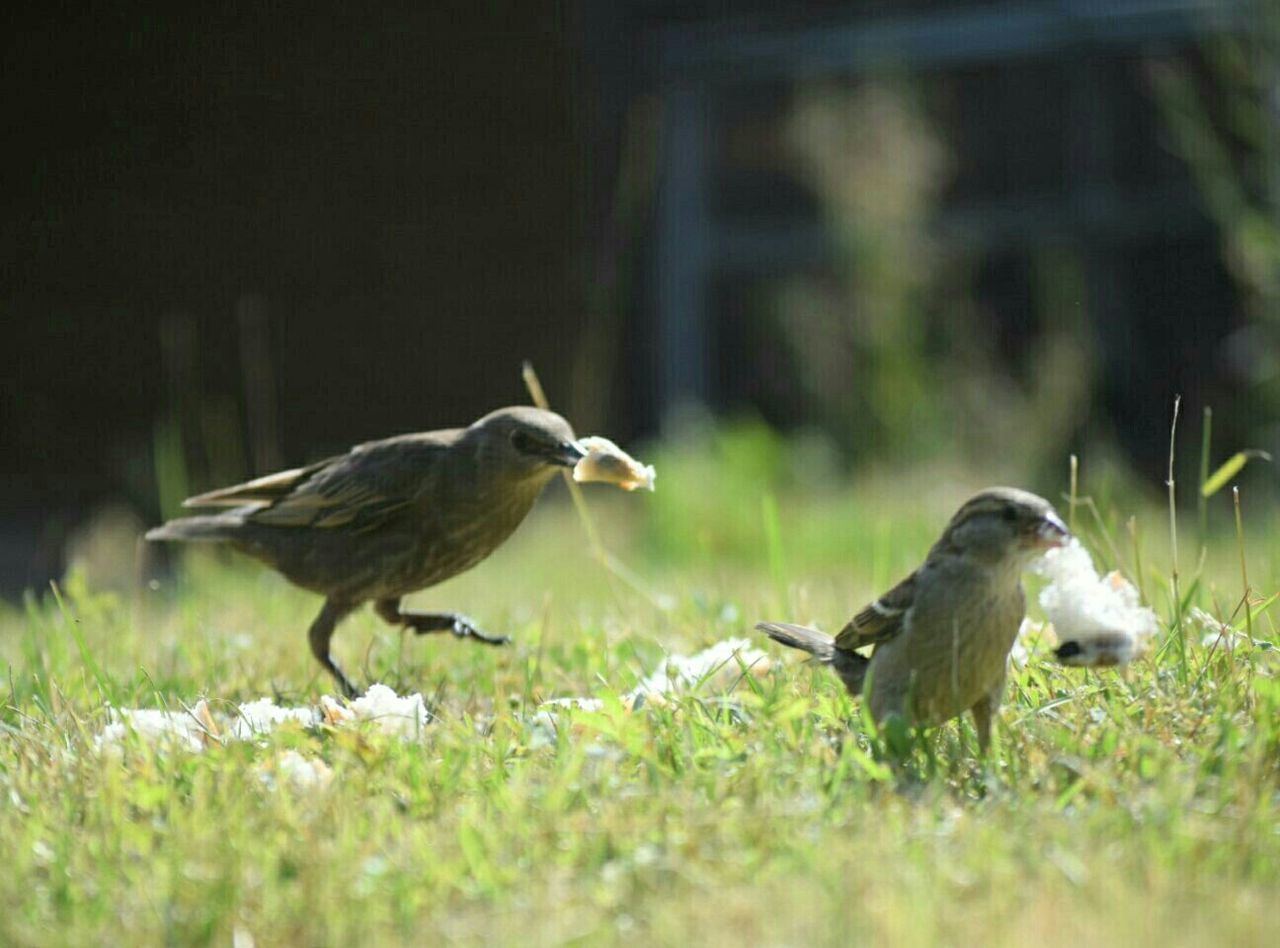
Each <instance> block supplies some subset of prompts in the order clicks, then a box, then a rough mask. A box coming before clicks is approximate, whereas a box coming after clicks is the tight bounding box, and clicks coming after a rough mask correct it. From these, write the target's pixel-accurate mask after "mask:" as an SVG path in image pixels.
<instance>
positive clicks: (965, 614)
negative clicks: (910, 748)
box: [756, 487, 1069, 752]
mask: <svg viewBox="0 0 1280 948" xmlns="http://www.w3.org/2000/svg"><path fill="white" fill-rule="evenodd" d="M1068 535H1069V534H1068V531H1067V528H1066V526H1065V525H1064V524H1063V522H1062V520H1061V519H1060V518H1059V517H1058V515H1057V514H1056V513H1055V512H1054V510H1053V507H1052V506H1051V505H1050V504H1049V502H1048V501H1046V500H1045V499H1043V498H1042V497H1037V496H1036V495H1035V494H1030V493H1027V492H1026V491H1023V490H1017V489H1015V488H1011V487H992V488H989V489H987V490H984V491H982V492H981V493H979V494H977V495H976V496H974V497H972V498H970V499H969V500H968V501H967V502H966V503H965V504H964V505H963V506H962V507H961V508H960V509H959V510H958V511H957V512H956V514H955V516H953V517H952V518H951V522H950V523H949V524H947V529H946V530H945V531H944V532H943V534H942V537H941V538H940V539H939V540H938V542H937V543H935V544H934V545H933V548H932V549H931V550H930V551H929V555H928V557H926V558H925V561H924V564H923V565H922V566H920V568H919V569H917V570H916V571H915V572H913V573H912V574H911V575H910V576H908V577H907V578H906V579H904V580H903V581H902V582H900V583H898V585H896V586H894V587H893V588H892V589H891V590H889V591H888V592H887V593H885V594H884V595H883V596H881V597H880V598H879V599H877V600H876V601H875V602H873V603H871V604H870V605H869V606H867V607H866V608H865V609H863V610H862V611H861V612H859V613H858V614H857V615H856V616H854V617H853V618H852V619H851V620H850V621H849V623H848V624H847V625H846V626H845V627H844V628H843V629H842V630H841V631H840V634H839V635H837V636H836V637H835V638H834V639H833V638H831V637H830V636H828V635H824V634H823V633H822V632H819V631H817V630H815V629H808V628H805V627H804V626H799V625H791V624H790V623H785V622H761V623H760V624H759V625H757V626H756V628H757V629H760V630H761V631H763V632H766V633H768V635H769V637H770V638H772V639H773V640H774V641H776V642H781V643H782V644H783V645H787V646H790V647H791V648H798V649H801V650H803V651H806V652H809V653H811V654H812V655H813V656H814V658H815V659H817V661H819V662H821V663H822V664H825V665H830V666H831V667H832V668H833V669H834V670H835V672H836V674H838V675H839V676H840V678H841V680H842V681H843V682H844V684H845V687H846V688H848V689H849V692H850V693H851V694H854V695H860V694H861V693H862V690H863V683H864V681H865V679H866V677H867V673H868V671H870V673H871V682H870V687H871V695H870V699H869V700H870V702H871V713H872V716H873V717H874V718H875V719H876V720H877V721H882V720H883V719H885V718H886V717H888V716H889V715H891V714H898V715H900V716H901V717H902V718H903V719H905V720H906V721H908V722H909V723H913V724H919V725H924V726H932V725H936V724H941V723H942V722H944V721H949V720H951V719H952V718H954V717H958V716H960V715H961V714H963V713H964V712H965V711H971V712H972V713H973V720H974V724H975V725H976V728H977V732H978V743H979V745H980V746H981V748H982V750H983V751H984V752H985V751H986V749H987V746H988V744H989V742H990V739H991V721H992V719H993V718H994V717H995V714H996V712H997V711H998V710H999V708H1000V701H1001V699H1002V697H1003V694H1004V679H1005V670H1006V667H1007V663H1008V658H1009V650H1010V649H1011V648H1012V647H1013V643H1014V640H1015V639H1016V638H1017V636H1018V629H1019V627H1020V626H1021V624H1022V618H1023V616H1024V615H1025V614H1026V597H1025V596H1024V594H1023V591H1022V571H1023V569H1024V568H1025V567H1026V566H1027V565H1028V564H1029V563H1030V562H1031V560H1033V559H1035V558H1036V557H1037V556H1039V555H1040V554H1041V553H1043V552H1044V551H1045V550H1046V549H1048V548H1050V547H1054V546H1061V545H1062V544H1063V543H1064V542H1066V538H1067V537H1068ZM863 646H871V648H872V652H871V655H870V657H869V658H868V657H866V656H864V655H862V654H860V653H859V652H857V651H855V650H856V649H859V648H862V647H863Z"/></svg>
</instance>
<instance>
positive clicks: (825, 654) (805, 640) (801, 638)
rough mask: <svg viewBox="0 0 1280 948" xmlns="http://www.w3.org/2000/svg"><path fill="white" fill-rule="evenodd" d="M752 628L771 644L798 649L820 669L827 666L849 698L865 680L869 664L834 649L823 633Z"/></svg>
mask: <svg viewBox="0 0 1280 948" xmlns="http://www.w3.org/2000/svg"><path fill="white" fill-rule="evenodd" d="M756 628H757V629H759V630H760V631H761V632H763V633H765V634H766V635H767V636H769V638H771V639H773V640H774V641H775V642H779V643H781V644H782V645H785V646H787V647H788V648H798V649H800V651H802V652H808V653H809V654H810V655H812V656H813V658H814V660H815V661H817V662H821V663H822V664H823V665H830V666H831V667H832V668H833V669H834V670H835V673H836V674H837V675H839V676H840V680H841V681H843V682H844V686H845V687H846V688H847V689H849V693H850V694H852V695H859V694H861V693H862V684H863V682H864V681H865V680H866V677H867V666H868V665H870V664H871V660H870V659H869V658H867V657H866V656H864V655H859V654H858V653H857V652H853V651H849V650H848V649H843V648H837V647H836V641H835V639H833V638H832V637H831V636H829V635H827V634H826V633H824V632H819V631H818V630H817V629H810V628H806V627H805V626H803V625H792V624H791V623H790V622H757V623H756Z"/></svg>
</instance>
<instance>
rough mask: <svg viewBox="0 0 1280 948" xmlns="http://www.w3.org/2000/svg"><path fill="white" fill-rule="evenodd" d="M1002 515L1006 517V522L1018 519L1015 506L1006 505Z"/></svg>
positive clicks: (1001, 512)
mask: <svg viewBox="0 0 1280 948" xmlns="http://www.w3.org/2000/svg"><path fill="white" fill-rule="evenodd" d="M1000 516H1002V517H1004V520H1005V523H1013V522H1014V521H1015V520H1017V519H1018V511H1017V510H1015V509H1014V508H1013V507H1006V508H1004V510H1002V511H1000Z"/></svg>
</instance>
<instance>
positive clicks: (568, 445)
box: [547, 441, 587, 468]
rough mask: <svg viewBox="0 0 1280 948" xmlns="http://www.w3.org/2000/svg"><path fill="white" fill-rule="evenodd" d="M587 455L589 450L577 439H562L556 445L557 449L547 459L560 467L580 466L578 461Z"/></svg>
mask: <svg viewBox="0 0 1280 948" xmlns="http://www.w3.org/2000/svg"><path fill="white" fill-rule="evenodd" d="M586 456H587V451H586V449H585V448H583V446H582V445H580V444H578V442H576V441H562V442H560V443H559V444H558V445H556V447H555V450H554V451H552V452H551V453H550V454H549V455H548V456H547V460H548V461H550V462H551V463H552V464H556V465H559V466H560V467H568V468H574V467H577V466H578V462H579V461H581V460H582V459H583V458H585V457H586Z"/></svg>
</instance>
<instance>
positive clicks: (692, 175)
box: [0, 0, 1254, 589]
mask: <svg viewBox="0 0 1280 948" xmlns="http://www.w3.org/2000/svg"><path fill="white" fill-rule="evenodd" d="M775 6H776V5H774V4H763V3H750V2H747V3H720V4H711V3H694V4H674V3H664V2H632V3H617V4H600V3H591V2H586V0H584V2H581V3H570V2H542V0H537V2H521V3H508V4H498V3H464V4H449V5H445V6H438V5H437V6H431V7H430V8H429V9H422V8H419V7H409V8H406V9H405V10H401V11H392V10H389V9H388V8H385V7H381V6H379V7H378V8H376V10H374V11H373V12H370V11H369V10H367V9H365V8H362V7H360V6H359V5H351V4H341V5H339V4H324V3H321V4H318V5H315V4H313V5H311V6H310V7H309V8H308V9H307V11H306V13H305V15H297V14H295V13H294V12H293V11H286V10H284V9H282V8H278V7H275V6H271V5H259V6H257V7H254V8H249V9H244V10H234V9H232V8H229V7H228V8H222V9H198V10H190V11H188V10H173V9H163V8H162V9H159V10H148V9H145V8H141V7H130V6H125V5H116V6H114V7H112V8H111V9H105V8H101V7H99V8H95V9H94V10H92V12H82V11H80V10H78V9H77V8H72V7H56V6H51V7H48V8H45V9H41V10H27V11H24V12H22V13H19V14H7V15H6V17H7V18H8V19H7V22H6V24H5V26H6V29H5V30H4V35H5V37H6V39H5V41H4V42H5V53H4V63H5V69H4V83H3V88H4V92H3V95H4V99H5V115H6V117H7V125H8V132H9V134H8V135H7V142H8V146H7V147H6V148H5V150H4V152H3V158H0V161H3V168H2V169H0V170H2V173H3V179H4V181H5V200H4V202H3V209H2V210H0V244H2V247H3V252H2V253H0V261H2V263H0V266H2V267H3V272H2V273H0V320H2V322H3V330H2V338H0V378H3V387H2V388H0V496H3V497H4V502H3V507H2V508H0V516H2V519H0V587H4V588H7V589H16V588H21V587H22V586H24V585H26V584H29V583H38V582H41V581H43V580H44V579H45V578H47V577H48V576H51V575H56V574H57V571H58V569H59V568H60V559H61V555H62V544H63V541H64V539H65V537H66V535H67V533H68V531H70V530H71V529H72V528H73V527H74V526H75V525H76V524H77V523H78V522H80V521H82V520H83V519H84V517H85V516H86V515H87V514H88V513H89V512H90V511H91V510H92V509H94V508H95V507H96V506H97V505H99V504H101V503H104V502H107V501H122V502H124V503H126V504H128V505H129V506H131V507H132V508H133V509H135V510H137V511H138V512H139V513H140V515H141V516H143V517H144V519H149V518H152V517H155V516H156V515H158V513H159V507H158V500H157V495H156V491H157V485H156V474H155V467H156V459H155V454H156V450H157V449H156V443H157V438H158V437H159V435H158V431H160V430H161V429H162V428H163V427H164V426H165V425H170V426H171V428H170V429H169V430H172V426H176V427H177V429H178V430H180V432H181V438H182V440H183V442H184V444H185V447H184V449H183V450H184V452H185V455H186V462H187V464H186V466H187V469H188V473H189V476H190V480H191V484H190V486H191V487H192V488H193V489H203V488H205V487H208V486H211V483H212V482H214V481H217V480H218V479H222V478H235V477H242V476H247V475H249V474H255V473H262V472H263V471H264V470H267V469H270V468H271V467H273V466H276V465H283V464H293V463H300V462H302V461H304V460H306V459H307V458H310V457H315V456H319V455H323V454H325V453H329V452H332V451H334V450H340V449H342V448H344V447H345V446H347V445H349V444H351V443H354V442H357V441H360V440H363V439H367V438H370V437H378V436H382V435H386V434H390V433H394V432H400V431H406V430H419V429H425V428H432V427H443V426H452V425H456V424H462V423H466V422H467V421H469V420H470V419H472V418H474V417H476V416H478V415H479V414H481V413H483V412H484V411H486V410H488V409H490V408H493V407H496V406H498V405H501V404H507V403H512V402H519V401H523V400H525V395H524V391H523V387H522V385H521V383H520V379H519V367H520V363H521V361H522V360H523V359H526V358H527V359H531V360H532V361H533V362H534V363H535V364H536V366H537V367H538V369H539V371H540V373H541V375H542V378H543V380H544V383H545V384H546V386H547V388H548V390H549V393H550V395H551V398H552V400H553V402H554V403H555V404H556V405H557V406H560V407H561V408H562V409H563V410H564V411H565V412H566V414H569V415H570V416H571V418H573V420H574V421H575V423H576V424H577V425H578V427H579V429H580V430H608V431H609V432H610V433H611V434H613V435H616V436H617V437H618V438H619V440H624V441H625V440H628V439H630V438H632V437H634V436H636V435H644V434H653V433H655V432H657V431H658V430H660V428H661V424H662V419H663V418H664V417H666V413H667V411H668V410H669V409H671V408H672V407H673V406H675V405H677V404H679V403H681V402H684V401H698V402H702V403H704V404H707V405H709V406H710V407H712V408H713V409H715V410H717V411H719V412H721V413H724V414H726V415H731V414H733V413H736V412H740V411H743V410H750V411H753V412H757V413H759V414H761V415H763V416H764V417H765V418H767V419H768V420H770V421H771V422H774V423H776V424H778V425H779V426H781V427H784V428H785V427H789V426H793V425H795V424H797V423H800V422H802V421H803V420H804V416H805V411H806V403H805V399H804V397H803V396H802V395H801V394H798V393H797V391H796V390H795V386H794V385H793V384H792V380H793V379H794V378H795V377H796V371H795V367H794V366H792V367H790V368H787V367H784V368H783V369H782V370H781V371H779V369H778V367H777V363H776V360H774V359H773V358H771V356H772V351H771V349H770V344H769V342H768V339H767V337H766V336H762V335H761V333H760V332H759V331H758V329H759V325H760V323H761V321H762V320H765V319H766V316H765V315H764V314H763V309H765V308H767V307H764V308H762V307H761V306H760V305H759V300H760V298H761V294H762V291H761V290H760V289H759V288H760V286H761V282H762V281H765V280H768V279H771V278H773V277H775V276H777V275H778V274H782V273H789V272H809V271H820V270H821V269H822V268H823V267H825V266H827V265H828V264H829V260H830V256H831V249H830V247H829V245H828V241H827V240H826V238H825V237H824V234H823V228H822V224H821V208H820V206H819V203H818V201H817V199H816V198H815V196H814V195H813V193H811V191H810V190H808V189H806V187H805V186H804V185H803V184H802V183H801V184H798V183H797V182H796V181H795V180H794V176H789V175H788V174H787V173H786V171H785V167H784V165H785V162H780V161H771V160H769V155H770V154H772V152H771V150H770V149H771V143H776V138H777V136H776V135H775V134H774V133H773V132H772V131H771V129H772V128H773V125H772V124H771V123H774V122H775V121H776V120H778V119H779V117H780V116H782V115H783V114H785V112H786V110H787V109H788V107H789V104H790V102H791V101H792V97H793V94H794V92H795V90H796V89H797V88H798V87H800V86H802V85H803V84H804V83H806V82H809V81H811V80H813V79H815V78H817V79H826V78H831V77H835V78H837V79H840V80H842V81H846V80H847V81H856V80H857V78H858V77H859V76H862V75H865V74H868V73H874V72H875V71H876V70H879V69H884V68H887V67H886V64H887V63H890V62H891V63H892V67H893V68H894V69H895V70H897V71H903V72H906V73H909V74H911V75H914V76H917V77H920V81H921V82H922V84H923V85H924V86H925V87H926V88H927V91H928V98H929V102H930V104H931V108H932V109H933V112H934V114H935V115H936V116H937V122H938V128H939V129H940V130H941V134H942V136H943V137H944V139H945V140H946V142H947V143H948V145H949V147H950V148H951V150H952V154H953V172H952V175H951V178H950V181H949V184H948V185H947V187H946V188H945V193H944V195H943V200H942V204H941V206H940V208H939V211H938V216H937V220H938V228H939V231H940V232H941V233H944V234H948V235H951V237H952V239H955V240H959V241H961V242H963V243H965V244H966V246H967V247H968V249H969V251H970V253H971V255H972V257H973V260H974V263H973V266H972V270H971V272H970V274H969V276H970V279H969V280H968V282H967V283H966V287H965V292H966V293H970V294H972V295H973V297H974V299H975V300H976V301H977V304H978V305H977V306H976V307H975V308H974V309H973V312H974V313H976V314H977V315H976V316H975V317H974V318H980V319H982V320H984V321H985V323H986V324H987V325H988V326H990V327H993V328H994V335H993V339H994V340H995V345H996V346H997V347H999V348H1000V350H1001V352H1002V353H1003V355H1004V357H1006V358H1007V359H1008V361H1009V362H1010V364H1016V363H1017V361H1018V359H1019V358H1020V356H1021V354H1022V353H1023V352H1024V351H1025V350H1026V349H1027V347H1028V346H1029V344H1030V341H1031V340H1034V338H1035V337H1036V333H1037V331H1038V327H1039V323H1038V317H1037V315H1036V313H1035V312H1034V308H1033V307H1032V306H1030V305H1029V303H1028V300H1029V298H1030V296H1031V295H1032V290H1031V284H1032V283H1033V282H1034V281H1033V276H1032V274H1031V271H1032V258H1033V256H1034V251H1035V250H1036V249H1037V248H1040V249H1043V248H1045V247H1050V248H1053V247H1067V248H1074V251H1075V252H1078V253H1079V255H1080V258H1081V259H1082V260H1083V261H1084V263H1083V264H1082V266H1083V268H1084V271H1085V273H1086V277H1087V281H1088V287H1089V289H1088V293H1087V294H1086V295H1087V297H1088V298H1087V299H1086V300H1085V303H1084V304H1083V305H1087V307H1088V309H1089V319H1090V320H1091V325H1092V327H1093V331H1094V333H1095V334H1096V338H1097V340H1098V344H1099V347H1100V351H1101V353H1102V355H1101V357H1100V358H1101V364H1102V367H1103V370H1102V373H1101V376H1100V380H1099V383H1098V387H1099V395H1098V399H1097V403H1096V412H1095V413H1094V414H1093V415H1091V416H1090V418H1089V419H1087V420H1086V421H1085V422H1082V424H1081V426H1080V428H1079V431H1078V432H1077V433H1076V435H1077V436H1078V437H1085V436H1087V435H1090V434H1097V433H1099V432H1104V433H1106V434H1107V436H1109V437H1114V439H1115V440H1116V441H1117V442H1118V443H1119V444H1121V445H1122V446H1123V449H1124V450H1125V451H1127V452H1129V454H1130V455H1131V456H1132V457H1133V458H1135V459H1136V460H1137V461H1138V462H1139V463H1144V464H1149V463H1155V462H1156V461H1157V460H1158V458H1159V457H1160V456H1161V454H1162V451H1163V450H1164V448H1163V446H1162V442H1163V439H1164V437H1166V431H1167V429H1166V426H1167V421H1168V409H1169V404H1170V401H1171V398H1172V395H1173V394H1174V393H1175V392H1182V393H1183V394H1184V395H1187V396H1188V398H1189V402H1190V403H1191V407H1192V410H1193V411H1198V406H1199V405H1200V404H1201V403H1203V402H1207V401H1210V400H1216V404H1224V403H1225V404H1231V399H1232V398H1237V397H1238V395H1239V388H1240V386H1239V384H1238V380H1237V379H1236V378H1235V377H1234V376H1233V374H1232V371H1233V370H1232V368H1231V364H1230V359H1229V358H1228V355H1229V352H1228V349H1227V348H1224V346H1225V341H1227V340H1229V339H1230V338H1231V337H1232V333H1233V332H1235V331H1236V330H1237V329H1239V327H1240V326H1241V325H1243V324H1244V323H1245V322H1246V317H1245V316H1244V315H1242V313H1241V307H1240V300H1239V294H1238V292H1237V288H1236V287H1235V285H1234V284H1233V282H1232V280H1231V278H1230V275H1229V273H1228V271H1227V269H1226V267H1225V266H1224V264H1223V262H1222V254H1221V241H1220V239H1219V234H1218V232H1217V230H1216V229H1215V226H1214V223H1213V222H1212V221H1211V220H1210V217H1209V216H1208V215H1207V214H1205V213H1204V212H1203V211H1202V209H1201V208H1200V202H1199V198H1198V196H1197V193H1196V191H1195V188H1194V187H1193V185H1192V182H1191V179H1190V177H1189V175H1188V173H1187V171H1186V168H1185V167H1184V165H1183V163H1182V162H1181V160H1180V159H1179V158H1178V157H1177V156H1176V155H1175V154H1174V153H1173V150H1172V149H1171V148H1170V147H1169V143H1168V139H1167V136H1166V135H1165V134H1164V132H1163V130H1162V123H1161V121H1160V117H1159V115H1158V113H1157V110H1156V109H1155V107H1154V105H1153V104H1152V101H1151V97H1150V94H1149V91H1150V90H1149V88H1148V86H1147V84H1146V83H1145V79H1144V77H1145V72H1144V69H1145V64H1146V63H1147V62H1148V61H1149V60H1150V59H1151V58H1152V57H1164V58H1168V57H1170V56H1173V57H1180V58H1181V60H1182V61H1185V62H1191V63H1193V64H1194V63H1195V62H1196V60H1197V56H1198V52H1197V50H1198V46H1199V44H1200V43H1202V42H1203V41H1204V40H1205V39H1206V37H1210V36H1212V35H1215V34H1216V32H1218V31H1221V30H1222V29H1227V28H1231V25H1230V23H1228V24H1227V26H1225V27H1224V26H1223V25H1222V24H1221V23H1218V22H1216V21H1215V22H1210V21H1206V20H1196V19H1188V18H1186V17H1182V16H1181V15H1180V16H1179V17H1176V18H1173V19H1169V18H1168V17H1167V16H1165V14H1164V13H1163V11H1161V10H1155V12H1154V13H1152V12H1151V6H1152V5H1151V4H1146V5H1141V4H1139V5H1136V6H1135V5H1133V4H1123V3H1122V4H1119V5H1118V6H1117V8H1116V9H1117V11H1118V12H1115V13H1114V16H1113V18H1112V19H1111V20H1109V21H1107V20H1106V19H1105V18H1106V17H1107V16H1112V14H1111V13H1107V11H1101V9H1100V8H1097V9H1095V7H1096V6H1097V5H1094V6H1089V5H1087V4H1084V5H1082V4H1071V3H1048V4H1046V3H1025V4H1006V5H1003V6H999V7H992V6H990V5H983V4H974V3H942V2H932V3H929V2H919V3H907V4H901V3H896V4H890V3H865V2H864V3H822V4H807V5H805V6H804V7H803V9H801V8H799V7H793V8H790V9H788V11H787V12H786V13H784V14H777V13H774V12H771V11H772V10H773V8H774V7H775ZM1130 6H1132V7H1134V9H1138V8H1139V7H1141V8H1142V9H1143V10H1146V11H1147V12H1146V13H1143V14H1142V15H1141V16H1138V15H1132V16H1124V15H1123V14H1124V13H1125V10H1122V9H1120V8H1121V7H1124V8H1126V9H1127V8H1128V7H1130ZM1155 6H1156V7H1159V6H1160V5H1159V4H1156V5H1155ZM1207 6H1208V7H1216V6H1221V7H1223V8H1232V7H1234V6H1235V5H1232V4H1221V5H1215V4H1208V5H1207ZM1085 8H1088V9H1087V10H1086V9H1085ZM1130 12H1132V11H1130ZM1030 14H1035V15H1040V14H1044V16H1043V17H1042V18H1041V19H1040V20H1036V21H1034V22H1032V21H1028V20H1027V19H1026V17H1027V16H1028V15H1030ZM1086 14H1087V15H1086ZM957 15H963V18H962V19H958V20H957V19H948V18H949V17H954V16H957ZM1100 16H1101V17H1103V21H1099V20H1098V19H1097V18H1098V17H1100ZM1090 17H1092V18H1093V19H1090ZM1099 22H1102V23H1103V26H1102V27H1101V28H1100V27H1099ZM1036 24H1039V26H1036ZM895 31H896V32H895ZM886 36H887V37H889V39H886V38H885V37H886ZM877 44H880V45H877ZM885 44H889V46H891V47H892V49H891V50H890V49H889V46H886V45H885ZM886 50H888V51H886ZM869 134H874V131H873V130H869ZM762 156H764V160H761V157H762ZM939 397H945V395H944V394H943V393H939ZM1251 410H1252V409H1250V407H1249V406H1248V405H1247V404H1246V405H1243V407H1241V408H1240V411H1239V412H1238V413H1237V414H1236V417H1237V418H1240V419H1242V420H1241V421H1240V423H1239V424H1240V426H1241V427H1242V428H1245V429H1248V428H1249V426H1250V425H1252V424H1253V421H1254V419H1253V418H1252V416H1251V415H1250V414H1249V412H1250V411H1251ZM849 454H850V456H851V459H852V463H856V462H857V451H856V450H851V451H850V452H849Z"/></svg>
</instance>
